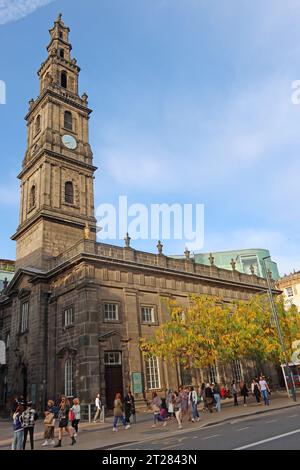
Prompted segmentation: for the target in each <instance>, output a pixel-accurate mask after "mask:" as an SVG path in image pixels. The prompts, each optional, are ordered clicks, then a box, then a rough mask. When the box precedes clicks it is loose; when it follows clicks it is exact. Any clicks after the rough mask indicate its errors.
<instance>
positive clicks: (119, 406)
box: [113, 393, 130, 431]
mask: <svg viewBox="0 0 300 470" xmlns="http://www.w3.org/2000/svg"><path fill="white" fill-rule="evenodd" d="M119 420H120V421H121V422H122V424H123V426H124V428H125V429H129V428H130V424H127V423H126V419H125V417H124V414H123V403H122V400H121V394H120V393H117V394H116V397H115V401H114V424H113V431H117V430H118V429H117V424H118V421H119Z"/></svg>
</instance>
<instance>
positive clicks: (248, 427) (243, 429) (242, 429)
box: [237, 426, 250, 431]
mask: <svg viewBox="0 0 300 470" xmlns="http://www.w3.org/2000/svg"><path fill="white" fill-rule="evenodd" d="M245 429H250V426H246V427H245V428H240V429H237V431H245Z"/></svg>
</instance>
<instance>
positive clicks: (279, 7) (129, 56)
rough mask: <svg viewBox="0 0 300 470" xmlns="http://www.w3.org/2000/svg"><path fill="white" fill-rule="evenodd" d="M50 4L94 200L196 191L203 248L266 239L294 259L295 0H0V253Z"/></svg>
mask: <svg viewBox="0 0 300 470" xmlns="http://www.w3.org/2000/svg"><path fill="white" fill-rule="evenodd" d="M59 11H61V12H62V13H63V19H64V21H65V23H66V24H67V25H68V26H69V27H70V28H71V36H70V37H71V42H72V44H73V56H74V57H76V58H77V60H78V63H79V65H80V66H81V68H82V72H81V76H80V89H81V91H82V92H83V91H86V92H87V93H88V95H89V103H90V106H91V107H92V108H93V110H94V113H93V115H92V118H91V122H90V123H91V129H90V140H91V145H92V148H93V151H94V158H95V164H96V165H97V166H98V167H99V170H98V172H97V174H96V180H95V202H96V206H97V205H98V204H100V203H103V202H113V203H116V201H117V198H118V196H119V195H123V194H126V195H128V200H129V203H135V202H140V203H145V204H147V205H149V204H151V203H162V202H166V203H173V202H179V203H203V204H205V245H204V247H203V249H202V251H217V250H226V249H234V248H250V247H261V248H268V249H270V251H271V253H272V256H273V258H274V259H275V260H276V261H277V262H278V264H279V269H280V271H281V273H282V274H283V273H285V272H290V271H291V270H293V269H294V268H295V269H297V270H298V269H300V253H299V242H300V240H299V239H300V217H299V200H300V184H299V170H300V159H299V149H300V105H298V106H296V105H294V104H293V103H292V101H291V95H292V89H291V86H292V82H293V81H294V80H297V79H300V28H299V20H300V0H286V1H285V2H282V1H281V0H259V1H258V0H253V1H252V2H248V1H246V0H245V1H243V0H226V1H225V0H224V1H220V0H84V1H79V0H76V1H75V2H74V1H72V0H56V1H51V0H50V1H47V0H9V1H8V0H0V44H1V46H2V47H1V55H0V80H4V81H5V83H6V85H7V104H6V105H0V123H1V126H0V139H1V140H0V142H1V143H0V149H1V158H0V200H1V206H0V207H1V211H0V216H1V230H0V257H5V258H14V256H15V245H14V242H12V241H10V236H11V235H12V234H13V233H14V232H15V229H16V227H17V225H18V201H19V193H18V181H17V180H16V175H17V173H18V172H19V170H20V168H21V162H22V158H23V156H24V152H25V148H26V125H25V121H24V119H23V118H24V116H25V114H26V112H27V109H28V101H29V99H30V98H31V97H36V96H37V94H38V79H37V75H36V72H37V70H38V68H39V66H40V64H41V62H42V61H44V60H45V58H46V49H45V47H46V45H47V44H48V42H49V36H48V29H49V28H50V27H51V26H52V24H53V21H54V19H55V18H56V16H57V13H58V12H59ZM3 45H4V47H3ZM155 245H156V243H155V242H154V241H153V240H151V241H148V242H145V241H144V242H142V241H136V242H134V246H135V247H137V248H141V249H146V250H149V251H154V250H155ZM183 251H184V245H183V242H179V241H169V242H165V252H166V253H182V252H183Z"/></svg>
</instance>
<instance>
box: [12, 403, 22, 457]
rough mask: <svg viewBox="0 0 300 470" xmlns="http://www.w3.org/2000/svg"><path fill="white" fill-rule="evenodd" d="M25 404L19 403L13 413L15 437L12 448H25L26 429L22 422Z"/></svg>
mask: <svg viewBox="0 0 300 470" xmlns="http://www.w3.org/2000/svg"><path fill="white" fill-rule="evenodd" d="M23 410H24V408H23V406H22V405H17V408H16V411H15V412H14V414H13V429H14V438H13V442H12V446H11V448H12V450H23V441H24V430H23V423H22V413H23Z"/></svg>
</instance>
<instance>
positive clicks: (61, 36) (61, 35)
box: [59, 31, 63, 39]
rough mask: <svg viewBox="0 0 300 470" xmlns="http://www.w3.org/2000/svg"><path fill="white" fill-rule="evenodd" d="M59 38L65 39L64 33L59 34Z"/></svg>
mask: <svg viewBox="0 0 300 470" xmlns="http://www.w3.org/2000/svg"><path fill="white" fill-rule="evenodd" d="M59 37H60V39H63V33H62V32H61V31H60V32H59Z"/></svg>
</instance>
